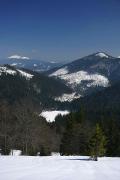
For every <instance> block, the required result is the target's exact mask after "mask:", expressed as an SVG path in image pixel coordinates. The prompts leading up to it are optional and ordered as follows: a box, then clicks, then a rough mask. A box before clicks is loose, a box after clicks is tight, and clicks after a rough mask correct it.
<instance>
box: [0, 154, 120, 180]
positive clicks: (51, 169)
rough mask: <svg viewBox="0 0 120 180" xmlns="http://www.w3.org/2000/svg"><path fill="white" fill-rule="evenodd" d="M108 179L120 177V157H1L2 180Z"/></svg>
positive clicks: (0, 177)
mask: <svg viewBox="0 0 120 180" xmlns="http://www.w3.org/2000/svg"><path fill="white" fill-rule="evenodd" d="M106 179H108V180H119V179H120V158H100V159H99V161H98V162H95V161H88V160H87V157H80V156H73V157H72V156H68V157H65V156H62V157H61V156H51V157H39V156H36V157H30V156H28V157H25V156H0V180H106Z"/></svg>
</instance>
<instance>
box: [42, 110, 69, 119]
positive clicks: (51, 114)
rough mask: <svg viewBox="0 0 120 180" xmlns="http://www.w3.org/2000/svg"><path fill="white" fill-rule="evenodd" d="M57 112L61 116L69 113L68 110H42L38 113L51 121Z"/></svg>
mask: <svg viewBox="0 0 120 180" xmlns="http://www.w3.org/2000/svg"><path fill="white" fill-rule="evenodd" d="M58 114H61V115H62V116H63V115H66V114H69V111H43V112H42V113H41V114H40V115H41V116H42V117H44V118H46V120H47V121H48V122H53V121H55V118H56V116H57V115H58Z"/></svg>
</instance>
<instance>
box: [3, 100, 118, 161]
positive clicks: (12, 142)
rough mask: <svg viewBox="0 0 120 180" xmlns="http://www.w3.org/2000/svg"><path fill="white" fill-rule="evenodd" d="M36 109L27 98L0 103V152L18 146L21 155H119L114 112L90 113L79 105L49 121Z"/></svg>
mask: <svg viewBox="0 0 120 180" xmlns="http://www.w3.org/2000/svg"><path fill="white" fill-rule="evenodd" d="M38 112H39V113H40V109H39V110H38ZM38 112H37V111H36V107H34V105H33V103H32V102H31V101H29V100H28V99H23V100H22V101H20V102H19V103H18V102H17V103H15V104H13V105H10V104H8V103H7V102H5V101H1V102H0V151H1V154H4V155H7V154H9V153H10V151H11V150H14V149H18V150H21V152H22V154H23V155H37V154H39V155H50V154H51V152H60V154H61V155H90V156H91V157H93V158H94V159H95V158H97V157H98V156H103V155H105V156H120V121H119V118H116V116H114V112H113V114H112V116H110V115H109V114H108V115H106V113H105V114H104V113H103V112H101V113H100V114H99V113H98V114H99V116H98V114H97V115H96V116H94V114H92V113H90V112H87V110H86V109H85V107H84V108H83V107H82V106H81V108H80V110H79V111H78V112H71V113H70V114H69V115H66V116H61V115H58V116H57V117H56V120H55V122H53V123H48V122H47V121H46V120H45V119H44V118H43V117H41V116H39V115H38ZM96 117H98V118H96Z"/></svg>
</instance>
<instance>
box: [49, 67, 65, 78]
mask: <svg viewBox="0 0 120 180" xmlns="http://www.w3.org/2000/svg"><path fill="white" fill-rule="evenodd" d="M67 73H68V70H67V67H64V68H60V69H58V70H57V71H55V72H54V73H52V74H50V76H62V75H65V74H67Z"/></svg>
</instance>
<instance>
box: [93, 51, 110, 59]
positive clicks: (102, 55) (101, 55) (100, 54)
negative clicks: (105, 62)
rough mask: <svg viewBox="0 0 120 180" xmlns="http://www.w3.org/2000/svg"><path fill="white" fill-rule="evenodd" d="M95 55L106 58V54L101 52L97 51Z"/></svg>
mask: <svg viewBox="0 0 120 180" xmlns="http://www.w3.org/2000/svg"><path fill="white" fill-rule="evenodd" d="M96 56H99V57H101V58H108V55H106V54H105V53H103V52H100V53H97V54H96Z"/></svg>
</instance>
